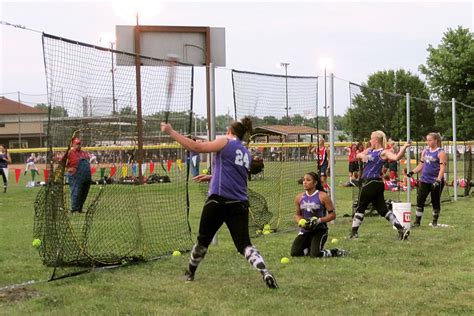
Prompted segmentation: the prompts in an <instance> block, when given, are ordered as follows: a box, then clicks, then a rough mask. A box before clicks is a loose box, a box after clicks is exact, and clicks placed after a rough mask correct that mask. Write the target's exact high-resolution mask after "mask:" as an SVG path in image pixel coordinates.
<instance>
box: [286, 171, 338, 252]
mask: <svg viewBox="0 0 474 316" xmlns="http://www.w3.org/2000/svg"><path fill="white" fill-rule="evenodd" d="M303 188H304V190H305V192H303V193H299V194H298V195H297V196H296V198H295V206H296V214H295V219H296V223H298V226H299V227H300V232H299V233H298V236H296V238H295V241H294V242H293V245H292V246H291V256H293V257H299V256H305V255H309V256H310V257H319V258H321V257H341V256H345V255H346V251H345V250H343V249H338V248H334V249H324V248H323V247H324V244H325V243H326V241H327V239H328V226H327V224H326V223H327V222H330V221H332V220H334V219H335V218H336V212H335V211H334V206H333V204H332V201H331V199H330V198H329V195H328V194H327V193H326V192H325V191H324V189H323V185H322V183H321V179H320V178H319V176H318V175H317V174H316V173H314V172H309V173H306V174H305V175H304V177H303Z"/></svg>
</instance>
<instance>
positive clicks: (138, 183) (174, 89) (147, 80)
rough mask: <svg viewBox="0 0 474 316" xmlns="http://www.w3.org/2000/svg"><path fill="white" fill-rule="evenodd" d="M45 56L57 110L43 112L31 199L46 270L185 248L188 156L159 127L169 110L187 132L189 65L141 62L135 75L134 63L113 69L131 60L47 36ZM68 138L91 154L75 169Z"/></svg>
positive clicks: (124, 55) (128, 56) (187, 238)
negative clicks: (41, 177)
mask: <svg viewBox="0 0 474 316" xmlns="http://www.w3.org/2000/svg"><path fill="white" fill-rule="evenodd" d="M43 50H44V59H45V68H46V79H47V86H48V103H49V108H50V109H53V108H54V109H58V107H59V108H61V109H63V111H55V112H54V113H53V111H50V117H49V122H48V126H47V131H48V133H47V142H48V143H47V145H48V153H47V160H48V169H47V172H48V173H49V180H48V182H47V185H46V186H45V187H43V188H42V189H41V190H40V192H39V193H38V196H37V198H36V201H35V226H34V237H35V238H38V239H40V240H41V247H40V248H39V250H40V251H39V252H40V255H41V257H42V259H43V262H44V264H46V265H48V266H54V267H61V266H70V265H72V266H74V265H79V266H92V265H98V264H99V265H100V264H102V265H109V264H116V263H120V262H122V261H123V260H134V259H139V260H147V259H149V258H153V257H157V256H160V255H165V254H169V253H171V252H173V251H174V250H181V251H186V250H189V249H190V247H191V246H192V242H191V238H190V228H189V224H188V209H189V205H187V202H186V201H187V195H188V190H187V181H188V180H187V179H188V176H187V175H188V170H187V163H186V157H187V152H186V151H185V150H184V149H183V148H182V147H181V146H178V145H176V144H175V143H172V142H171V141H170V138H169V137H168V136H167V135H166V134H162V133H161V131H160V125H159V124H160V122H161V121H163V120H165V117H166V116H167V115H166V113H169V122H170V123H171V124H172V125H173V127H174V128H175V129H177V130H180V131H182V132H183V133H189V130H190V124H191V113H192V83H193V73H194V70H193V67H192V66H189V65H184V64H179V63H178V64H176V63H170V62H167V61H164V60H158V59H150V58H145V57H141V61H142V63H143V61H144V60H145V59H146V63H145V64H146V65H147V66H141V67H139V68H140V77H138V76H137V69H136V67H135V66H119V65H117V63H116V60H117V57H118V56H120V59H121V60H124V59H129V61H130V63H129V64H133V63H134V61H135V55H132V54H127V53H122V52H118V51H113V50H109V49H104V48H99V47H95V46H91V45H87V44H82V43H77V42H74V41H70V40H64V39H60V38H57V37H54V36H50V35H44V36H43ZM137 78H140V81H141V84H140V85H139V87H140V89H141V94H140V96H141V115H142V119H141V120H140V119H139V114H140V108H139V107H138V105H137V104H138V102H137V86H138V85H137V81H138V80H137ZM58 113H59V115H58ZM140 123H141V124H140ZM140 125H141V126H142V128H140ZM75 137H79V138H80V141H81V146H82V149H83V150H84V151H85V152H87V153H88V154H89V156H88V157H87V159H83V160H81V161H80V164H82V163H84V165H83V166H82V167H79V165H78V167H77V169H76V171H75V172H73V171H71V170H70V168H69V167H70V163H71V161H72V159H71V158H70V157H71V156H70V155H71V153H72V152H73V151H74V150H75V149H74V146H71V141H72V140H73V139H74V138H75ZM67 157H69V158H70V159H66V158H67ZM78 179H80V181H81V182H80V184H79V189H78V186H77V185H76V184H77V183H78V182H77V181H79V180H78ZM87 187H89V191H88V193H87ZM76 189H77V190H78V191H75V190H76ZM81 190H82V191H81ZM75 192H79V193H75ZM81 199H85V201H84V202H83V205H82V203H81V202H80V201H81ZM78 205H79V206H78ZM72 211H74V212H72ZM80 211H82V212H80Z"/></svg>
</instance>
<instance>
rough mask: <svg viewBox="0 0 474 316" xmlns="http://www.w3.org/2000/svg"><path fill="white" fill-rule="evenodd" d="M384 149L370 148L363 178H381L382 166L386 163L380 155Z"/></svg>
mask: <svg viewBox="0 0 474 316" xmlns="http://www.w3.org/2000/svg"><path fill="white" fill-rule="evenodd" d="M382 151H383V149H382V148H381V149H377V150H373V149H369V152H368V153H367V156H368V157H369V159H368V161H367V163H366V165H365V167H364V173H363V174H362V179H380V178H381V174H382V168H383V165H384V164H385V160H383V159H382V158H381V157H380V154H381V153H382Z"/></svg>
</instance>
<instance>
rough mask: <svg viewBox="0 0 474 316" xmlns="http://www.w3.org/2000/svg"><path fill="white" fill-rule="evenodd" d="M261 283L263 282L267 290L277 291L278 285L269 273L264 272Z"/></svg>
mask: <svg viewBox="0 0 474 316" xmlns="http://www.w3.org/2000/svg"><path fill="white" fill-rule="evenodd" d="M263 281H265V284H266V285H267V287H268V288H270V289H278V283H277V281H276V279H275V277H274V276H273V274H271V273H270V272H266V273H265V274H264V275H263Z"/></svg>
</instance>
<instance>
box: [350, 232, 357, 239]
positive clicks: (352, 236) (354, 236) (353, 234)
mask: <svg viewBox="0 0 474 316" xmlns="http://www.w3.org/2000/svg"><path fill="white" fill-rule="evenodd" d="M357 238H359V233H355V232H351V234H350V235H349V239H357Z"/></svg>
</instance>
